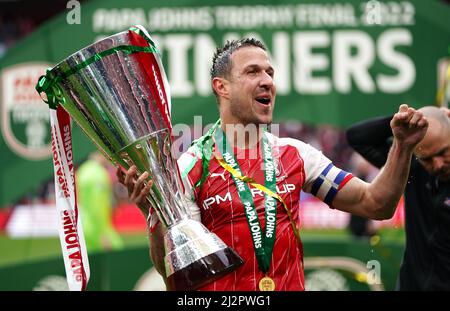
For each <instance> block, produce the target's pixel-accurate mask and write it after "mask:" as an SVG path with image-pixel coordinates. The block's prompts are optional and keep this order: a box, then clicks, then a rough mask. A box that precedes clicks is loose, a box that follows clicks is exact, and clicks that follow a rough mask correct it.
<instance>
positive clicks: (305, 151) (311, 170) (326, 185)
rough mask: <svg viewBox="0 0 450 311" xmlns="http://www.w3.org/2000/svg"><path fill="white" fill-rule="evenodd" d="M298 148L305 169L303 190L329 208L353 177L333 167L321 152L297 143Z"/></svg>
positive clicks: (307, 145)
mask: <svg viewBox="0 0 450 311" xmlns="http://www.w3.org/2000/svg"><path fill="white" fill-rule="evenodd" d="M298 148H299V151H300V154H301V157H302V158H303V161H304V169H305V183H304V185H303V190H305V191H306V192H309V193H311V194H312V195H314V196H315V197H317V198H318V199H320V200H322V201H323V202H324V203H326V204H328V205H330V206H331V203H332V202H333V199H334V197H335V196H336V194H337V193H338V192H339V190H340V189H342V187H344V185H345V184H346V183H347V182H348V181H349V180H350V179H351V178H352V177H353V175H352V174H351V173H347V172H346V171H344V170H342V169H340V168H338V167H336V166H334V165H333V163H332V162H331V160H330V159H328V158H327V157H326V156H324V155H323V154H322V152H321V151H319V150H317V149H316V148H314V147H312V146H311V145H309V144H305V143H303V142H299V144H298Z"/></svg>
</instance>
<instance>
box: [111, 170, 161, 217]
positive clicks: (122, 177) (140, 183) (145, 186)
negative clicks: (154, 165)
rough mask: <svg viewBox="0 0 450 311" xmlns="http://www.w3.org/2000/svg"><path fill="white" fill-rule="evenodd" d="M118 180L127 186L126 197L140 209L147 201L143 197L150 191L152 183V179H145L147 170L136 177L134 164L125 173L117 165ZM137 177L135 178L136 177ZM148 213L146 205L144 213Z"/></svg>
mask: <svg viewBox="0 0 450 311" xmlns="http://www.w3.org/2000/svg"><path fill="white" fill-rule="evenodd" d="M116 175H117V178H118V179H119V182H120V183H121V184H123V185H124V186H125V187H127V190H128V197H129V198H130V200H131V201H132V202H133V203H135V204H137V205H138V206H139V207H140V208H141V209H142V206H146V205H147V202H146V199H145V197H146V196H147V195H148V194H149V193H150V188H151V187H152V185H153V181H151V180H149V181H147V178H148V176H149V174H148V172H144V173H142V174H141V176H139V178H137V168H136V166H135V165H133V166H131V167H130V168H129V169H128V171H126V172H125V173H124V172H123V171H122V169H121V168H120V167H119V168H117V171H116ZM136 178H137V179H136ZM147 213H148V206H147V211H146V214H147Z"/></svg>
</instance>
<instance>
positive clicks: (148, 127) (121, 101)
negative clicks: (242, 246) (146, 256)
mask: <svg viewBox="0 0 450 311" xmlns="http://www.w3.org/2000/svg"><path fill="white" fill-rule="evenodd" d="M36 89H37V90H38V92H45V93H46V95H47V98H49V99H50V98H53V99H55V98H56V99H57V102H58V104H60V105H62V107H63V108H64V109H65V110H66V111H67V112H68V114H69V115H70V116H71V117H72V118H73V119H74V120H75V121H76V122H77V124H78V125H79V126H80V127H81V129H82V130H83V131H84V133H85V134H86V135H87V136H88V137H89V138H90V139H91V140H92V141H93V142H94V143H95V144H96V146H97V147H98V149H99V150H101V151H102V153H103V155H104V156H105V157H107V158H108V159H109V160H110V161H111V162H112V163H113V164H114V165H116V166H122V167H123V168H125V169H128V168H130V167H131V166H132V165H135V166H136V167H137V172H138V175H140V174H141V173H143V172H144V171H148V172H149V174H150V177H149V179H151V180H152V182H153V184H152V187H151V190H150V194H149V195H148V196H147V201H148V202H149V203H150V204H151V205H152V207H153V208H154V209H155V210H156V212H157V215H158V217H159V218H160V220H161V222H162V223H163V224H164V225H165V227H166V228H167V233H166V235H165V237H164V244H165V248H166V249H165V250H166V257H165V264H166V272H167V273H166V276H167V277H168V280H169V284H170V286H169V289H172V290H189V289H191V290H193V289H196V288H199V287H201V286H202V285H204V284H206V283H208V282H211V281H213V280H215V279H217V278H219V277H221V276H223V275H224V274H226V273H228V272H229V271H231V270H234V269H236V268H237V267H238V266H240V265H241V264H242V263H243V261H242V259H241V258H240V257H239V256H238V255H237V254H236V253H235V252H234V251H233V250H232V249H230V248H229V247H228V246H227V245H225V244H224V243H223V241H222V240H220V239H219V238H218V237H217V236H216V235H215V234H213V233H211V232H209V231H208V230H207V229H206V228H205V227H204V226H203V225H202V224H201V223H200V222H198V221H195V220H192V219H190V218H189V214H188V212H187V210H188V209H187V207H186V203H185V197H184V187H183V183H182V182H181V177H180V173H179V170H178V166H177V163H176V161H175V160H174V157H173V155H172V153H171V145H172V133H171V128H172V125H171V121H170V107H171V102H170V88H169V84H168V82H167V78H166V75H165V72H164V68H163V67H162V64H161V60H160V58H159V54H158V52H157V48H156V45H155V44H154V42H153V40H152V39H151V38H150V36H149V35H148V33H147V32H146V31H145V29H143V28H142V27H140V26H138V27H132V28H130V30H128V31H124V32H121V33H118V34H115V35H113V36H110V37H107V38H105V39H103V40H100V41H98V42H96V43H94V44H92V45H90V46H88V47H86V48H84V49H82V50H80V51H78V52H76V53H74V54H72V55H71V56H69V57H68V58H66V59H65V60H64V61H62V62H60V63H59V64H58V65H56V66H55V67H54V68H52V69H51V70H50V71H48V72H47V74H46V76H44V77H41V78H40V80H39V82H38V85H37V86H36ZM49 95H50V96H49ZM49 105H50V106H51V107H52V108H54V106H55V101H53V102H50V100H49Z"/></svg>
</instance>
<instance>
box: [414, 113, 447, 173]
mask: <svg viewBox="0 0 450 311" xmlns="http://www.w3.org/2000/svg"><path fill="white" fill-rule="evenodd" d="M419 111H420V112H422V113H423V115H424V116H425V117H426V118H427V119H428V129H427V133H426V134H425V137H424V138H423V139H422V141H421V142H420V143H419V144H417V146H416V148H415V150H414V153H415V155H416V156H417V158H418V159H419V161H420V163H421V164H422V165H423V166H424V167H425V169H426V170H427V171H428V172H429V173H430V174H432V175H435V176H437V177H438V178H439V179H442V180H448V179H449V178H450V118H449V117H448V116H447V113H446V112H445V111H444V110H443V109H439V108H437V107H433V106H426V107H422V108H420V109H419Z"/></svg>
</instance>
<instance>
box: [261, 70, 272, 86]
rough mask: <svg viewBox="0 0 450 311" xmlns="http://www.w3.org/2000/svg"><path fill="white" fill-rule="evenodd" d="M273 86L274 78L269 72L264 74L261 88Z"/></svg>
mask: <svg viewBox="0 0 450 311" xmlns="http://www.w3.org/2000/svg"><path fill="white" fill-rule="evenodd" d="M273 85H274V81H273V77H272V76H271V75H270V74H268V73H267V72H264V73H263V75H262V78H261V82H260V86H262V87H266V88H271V87H272V86H273Z"/></svg>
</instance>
